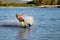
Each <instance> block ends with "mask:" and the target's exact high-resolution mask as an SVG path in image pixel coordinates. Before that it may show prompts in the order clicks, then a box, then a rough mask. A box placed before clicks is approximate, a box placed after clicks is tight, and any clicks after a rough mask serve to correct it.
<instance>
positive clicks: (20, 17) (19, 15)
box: [16, 14, 31, 27]
mask: <svg viewBox="0 0 60 40" xmlns="http://www.w3.org/2000/svg"><path fill="white" fill-rule="evenodd" d="M23 16H24V14H16V18H17V19H18V20H19V21H20V23H21V24H22V25H23V26H26V24H28V26H29V27H30V26H31V25H30V24H29V23H27V22H26V21H25V20H24V19H23Z"/></svg>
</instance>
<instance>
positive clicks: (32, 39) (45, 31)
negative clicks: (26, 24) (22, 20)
mask: <svg viewBox="0 0 60 40" xmlns="http://www.w3.org/2000/svg"><path fill="white" fill-rule="evenodd" d="M17 13H19V14H20V13H23V14H25V15H29V16H33V17H34V25H33V26H32V28H31V29H30V30H29V29H23V28H20V27H16V26H0V40H60V8H31V7H26V8H0V25H1V23H4V22H6V21H5V20H8V23H10V22H13V21H14V22H16V17H15V14H17ZM11 20H13V21H11ZM14 22H13V23H11V24H14Z"/></svg>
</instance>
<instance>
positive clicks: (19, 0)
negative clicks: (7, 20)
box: [4, 0, 32, 3]
mask: <svg viewBox="0 0 60 40" xmlns="http://www.w3.org/2000/svg"><path fill="white" fill-rule="evenodd" d="M29 1H32V0H9V2H17V3H19V2H29ZM4 2H6V0H4Z"/></svg>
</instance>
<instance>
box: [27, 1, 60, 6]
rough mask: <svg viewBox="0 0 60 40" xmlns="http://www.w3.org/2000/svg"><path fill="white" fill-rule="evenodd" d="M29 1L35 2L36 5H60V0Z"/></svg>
mask: <svg viewBox="0 0 60 40" xmlns="http://www.w3.org/2000/svg"><path fill="white" fill-rule="evenodd" d="M28 3H33V4H35V5H60V0H33V1H31V2H28Z"/></svg>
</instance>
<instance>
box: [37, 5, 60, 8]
mask: <svg viewBox="0 0 60 40" xmlns="http://www.w3.org/2000/svg"><path fill="white" fill-rule="evenodd" d="M37 7H38V8H60V5H40V6H37Z"/></svg>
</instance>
